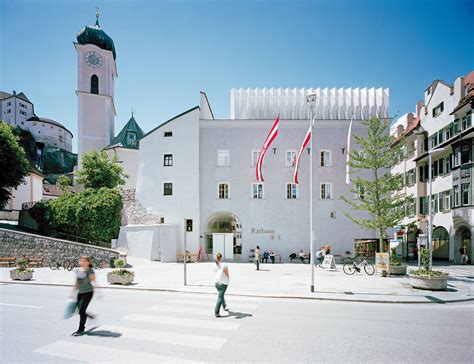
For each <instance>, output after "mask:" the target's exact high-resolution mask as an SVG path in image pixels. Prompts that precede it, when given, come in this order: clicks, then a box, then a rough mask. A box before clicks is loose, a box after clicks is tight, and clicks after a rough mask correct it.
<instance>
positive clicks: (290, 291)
mask: <svg viewBox="0 0 474 364" xmlns="http://www.w3.org/2000/svg"><path fill="white" fill-rule="evenodd" d="M128 262H129V264H130V265H131V266H132V267H131V268H130V269H131V270H133V271H134V272H135V282H134V284H133V285H131V286H128V287H127V289H142V290H145V289H149V290H169V291H180V292H195V293H212V294H214V293H215V288H214V285H213V282H214V277H213V275H214V273H213V265H214V263H211V262H207V263H191V264H187V285H186V286H184V284H183V283H184V274H183V264H182V263H181V264H179V263H161V262H151V261H147V260H142V259H137V258H129V259H128ZM228 265H229V270H230V276H231V280H230V285H229V289H228V291H227V292H228V294H229V295H248V296H259V297H282V298H284V297H292V298H306V299H308V298H315V299H325V300H347V301H365V302H392V303H393V302H400V303H409V302H413V303H429V302H434V303H440V302H456V301H465V300H474V291H473V287H474V285H473V284H474V266H470V265H466V266H459V265H452V266H451V265H442V266H436V267H435V269H439V270H443V271H446V272H449V273H450V279H449V281H448V290H447V291H441V292H436V291H424V290H419V289H414V288H411V286H410V285H409V278H408V277H387V278H382V277H379V276H376V275H374V276H367V275H366V274H365V273H360V274H355V275H353V276H348V275H346V274H344V272H343V271H342V266H341V265H337V269H336V270H323V269H321V268H316V269H315V291H316V292H315V293H311V292H310V291H309V285H310V265H309V264H300V263H293V264H277V263H276V264H262V265H261V269H260V271H256V270H255V265H253V264H251V263H228ZM411 268H413V269H414V268H415V266H411V267H409V269H411ZM109 271H110V269H102V270H97V271H96V273H97V281H98V284H99V285H100V286H102V287H111V286H110V285H109V284H108V283H107V272H109ZM74 279H75V273H74V271H72V272H68V271H64V270H59V271H56V270H54V271H53V270H51V269H49V268H35V272H34V280H33V281H31V282H28V283H26V284H40V283H41V284H52V285H72V284H73V282H74ZM0 281H1V282H11V281H10V278H9V269H8V268H2V269H0ZM113 288H117V289H122V288H124V287H122V286H113Z"/></svg>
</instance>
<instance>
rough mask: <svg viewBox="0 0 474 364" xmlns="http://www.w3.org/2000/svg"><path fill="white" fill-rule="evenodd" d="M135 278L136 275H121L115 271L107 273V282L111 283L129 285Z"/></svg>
mask: <svg viewBox="0 0 474 364" xmlns="http://www.w3.org/2000/svg"><path fill="white" fill-rule="evenodd" d="M133 278H134V276H131V275H126V276H121V275H118V274H113V273H108V274H107V282H109V283H110V284H122V285H128V284H131V283H132V282H133Z"/></svg>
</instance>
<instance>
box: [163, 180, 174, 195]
mask: <svg viewBox="0 0 474 364" xmlns="http://www.w3.org/2000/svg"><path fill="white" fill-rule="evenodd" d="M163 195H164V196H172V195H173V183H171V182H165V183H163Z"/></svg>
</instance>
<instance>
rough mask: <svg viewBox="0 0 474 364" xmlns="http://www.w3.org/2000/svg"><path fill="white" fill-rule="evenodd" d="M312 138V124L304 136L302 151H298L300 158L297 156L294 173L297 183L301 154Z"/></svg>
mask: <svg viewBox="0 0 474 364" xmlns="http://www.w3.org/2000/svg"><path fill="white" fill-rule="evenodd" d="M310 140H311V126H310V127H309V129H308V132H307V133H306V136H305V137H304V140H303V144H301V148H300V151H299V152H298V158H296V167H295V173H294V174H293V182H294V183H296V184H297V183H298V168H299V166H300V159H301V154H302V153H303V150H304V148H306V146H307V145H308V143H309V141H310Z"/></svg>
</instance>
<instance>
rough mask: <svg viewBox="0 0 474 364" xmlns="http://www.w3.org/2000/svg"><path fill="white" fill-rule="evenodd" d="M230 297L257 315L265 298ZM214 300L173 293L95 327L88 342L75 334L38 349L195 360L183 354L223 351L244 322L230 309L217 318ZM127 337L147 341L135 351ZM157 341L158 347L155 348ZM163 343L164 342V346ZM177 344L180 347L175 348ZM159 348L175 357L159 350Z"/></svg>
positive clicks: (237, 308)
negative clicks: (104, 336) (107, 337)
mask: <svg viewBox="0 0 474 364" xmlns="http://www.w3.org/2000/svg"><path fill="white" fill-rule="evenodd" d="M226 301H227V303H228V305H229V306H230V308H231V309H232V311H234V312H236V313H241V312H244V313H245V314H247V313H248V314H250V313H252V315H253V314H254V312H255V311H256V310H257V309H258V306H259V303H260V302H261V301H262V300H261V299H258V298H253V297H240V296H239V297H233V296H231V297H229V298H228V299H227V300H226ZM215 302H216V296H215V295H190V294H183V295H175V296H173V297H171V296H168V297H167V298H164V299H163V300H160V301H159V304H156V305H152V306H149V307H144V308H143V309H144V310H143V309H142V311H140V312H139V313H138V312H135V313H133V312H132V313H130V314H128V315H126V316H123V317H121V318H120V324H116V325H115V324H111V325H107V324H104V325H101V326H98V327H96V328H95V329H94V330H92V331H90V332H89V335H86V336H85V337H84V338H83V339H82V340H87V342H88V344H85V343H83V341H80V340H78V339H73V338H71V339H66V340H60V341H57V342H54V343H51V344H48V345H46V346H43V347H41V348H39V349H37V350H35V352H36V353H39V354H44V355H50V356H53V357H56V358H61V359H64V360H66V359H71V360H80V361H85V362H89V363H101V362H114V363H132V362H133V363H137V362H143V363H151V362H153V363H158V362H160V363H161V362H163V363H192V361H190V360H187V359H183V358H180V357H179V356H183V357H184V358H188V359H192V358H193V357H194V356H191V355H192V354H191V352H189V350H215V351H218V350H220V349H221V348H222V347H223V346H224V345H225V344H226V343H227V341H228V340H229V338H230V337H231V335H232V334H233V333H234V332H235V331H237V330H238V329H239V328H240V326H241V324H242V322H243V321H240V320H237V321H236V320H233V319H232V316H230V317H229V318H227V319H226V318H225V312H223V315H224V317H223V318H219V319H216V318H215V317H214V312H213V311H214V304H215ZM157 303H158V302H157ZM158 325H164V327H161V326H158ZM101 332H102V334H103V333H104V332H107V333H113V334H116V337H115V339H114V340H113V341H104V340H103V339H101V336H102V334H101ZM128 340H135V341H136V342H139V343H140V342H141V343H143V344H142V345H136V344H135V345H134V346H130V347H131V348H135V347H136V350H134V349H130V350H126V347H127V345H131V343H132V342H133V341H130V342H128ZM112 342H113V343H118V345H114V344H112ZM145 343H148V346H146V344H145ZM150 343H152V344H150ZM154 344H156V349H155V346H150V345H154ZM160 344H163V345H164V346H163V347H160V346H159V345H160ZM109 345H111V346H112V347H111V346H109ZM116 346H118V348H117V347H116ZM142 347H146V348H148V352H143V351H142V349H141V348H142ZM174 347H180V348H181V349H180V350H176V349H174ZM160 349H163V350H160ZM186 350H188V352H186ZM150 351H151V352H150ZM155 351H156V352H160V353H163V354H167V355H170V356H166V355H158V354H154V352H155ZM170 353H171V354H170ZM175 353H176V354H175ZM207 353H209V352H207ZM190 354H191V355H190ZM175 355H176V357H175Z"/></svg>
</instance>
